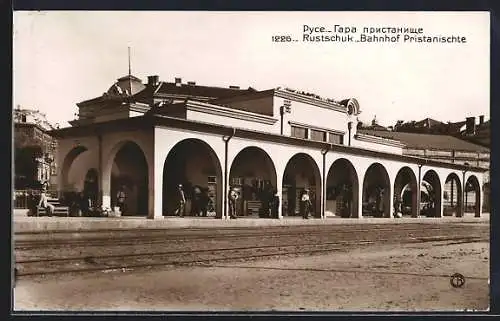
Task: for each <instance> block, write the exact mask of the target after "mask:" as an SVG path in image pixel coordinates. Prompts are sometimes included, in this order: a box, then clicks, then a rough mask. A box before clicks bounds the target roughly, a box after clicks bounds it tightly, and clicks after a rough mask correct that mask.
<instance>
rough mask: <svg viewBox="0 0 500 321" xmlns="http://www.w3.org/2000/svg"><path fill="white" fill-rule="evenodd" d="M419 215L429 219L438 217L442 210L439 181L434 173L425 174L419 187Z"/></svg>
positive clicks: (429, 171) (430, 170)
mask: <svg viewBox="0 0 500 321" xmlns="http://www.w3.org/2000/svg"><path fill="white" fill-rule="evenodd" d="M420 191H421V193H420V194H421V196H420V208H421V209H420V214H421V215H424V216H429V217H440V216H441V214H442V213H441V208H442V205H441V204H442V199H441V196H442V191H441V180H440V179H439V175H438V174H437V173H436V171H434V170H432V169H429V170H427V171H426V172H425V175H424V176H423V178H422V184H421V186H420Z"/></svg>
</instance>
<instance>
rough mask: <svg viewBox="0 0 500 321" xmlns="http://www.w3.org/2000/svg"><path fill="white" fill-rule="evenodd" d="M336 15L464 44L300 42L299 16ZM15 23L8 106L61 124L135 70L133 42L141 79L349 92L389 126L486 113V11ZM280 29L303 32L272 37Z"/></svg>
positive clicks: (65, 15) (148, 16) (121, 15)
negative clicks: (458, 39)
mask: <svg viewBox="0 0 500 321" xmlns="http://www.w3.org/2000/svg"><path fill="white" fill-rule="evenodd" d="M335 25H340V26H346V27H349V28H351V30H352V27H355V28H356V33H354V34H351V33H337V34H338V35H339V36H345V35H348V34H351V35H353V39H360V36H361V34H362V33H363V27H368V28H371V27H395V28H397V27H403V28H417V29H418V28H422V30H423V33H422V35H426V36H439V35H443V36H459V37H466V43H408V42H403V41H402V40H400V41H399V42H394V43H387V42H384V43H382V42H378V43H375V42H372V43H367V42H364V43H361V42H307V41H303V31H304V26H309V27H321V26H322V27H324V28H325V29H326V30H330V31H336V30H337V31H338V30H339V29H338V28H335ZM13 29H14V35H13V46H14V47H13V48H14V52H13V53H14V55H13V60H14V61H13V75H14V79H13V84H14V92H13V101H14V104H13V108H14V107H16V106H17V105H20V106H21V107H22V108H28V109H38V110H40V111H41V112H44V113H46V115H47V119H48V120H49V121H50V122H52V123H59V124H60V125H61V127H66V126H69V124H68V123H67V121H69V120H72V119H75V118H76V116H75V114H76V113H77V112H78V108H77V106H76V103H78V102H80V101H83V100H87V99H91V98H94V97H98V96H100V95H102V94H103V93H104V92H106V91H107V90H108V89H109V87H111V85H112V84H113V83H114V82H115V81H116V79H117V78H119V77H122V76H124V75H127V74H128V50H127V48H128V47H130V48H131V57H130V58H131V66H132V74H133V75H135V76H137V77H139V78H141V79H142V80H143V82H146V81H147V76H150V75H158V76H159V78H160V80H162V81H168V82H173V81H174V78H175V77H180V78H182V81H183V82H187V81H196V83H197V84H198V85H210V86H222V87H228V86H230V85H235V86H240V87H242V88H247V87H249V86H251V87H253V88H255V89H258V90H266V89H270V88H275V87H279V86H281V87H290V88H293V89H298V90H301V91H306V92H312V93H315V94H318V95H320V96H322V97H327V98H332V99H336V100H342V99H345V98H353V97H354V98H356V99H357V100H358V101H359V104H360V108H361V111H362V113H361V114H360V115H359V119H360V120H361V121H363V122H370V121H371V120H372V119H373V118H374V117H376V119H377V121H378V123H380V124H382V125H385V126H389V125H394V124H395V123H396V121H397V120H405V121H409V120H421V119H424V118H427V117H430V118H434V119H436V120H440V121H444V122H447V121H462V120H465V117H469V116H476V117H477V116H479V115H485V119H489V118H490V116H489V115H490V103H489V94H490V92H489V91H490V79H489V73H490V66H489V61H490V56H489V52H490V51H489V46H490V43H489V41H490V40H489V39H490V36H489V29H490V25H489V13H488V12H241V11H240V12H196V11H191V12H187V11H183V12H180V11H170V12H159V11H156V12H145V11H144V12H137V11H136V12H131V11H120V12H113V11H107V12H98V11H89V12H85V11H73V12H71V11H41V12H39V11H16V12H14V27H13ZM344 30H345V29H344ZM334 34H335V33H323V34H320V33H316V34H315V35H334ZM275 35H290V36H291V37H292V39H294V40H298V41H296V42H273V41H272V36H275ZM367 35H370V34H367ZM380 35H382V36H383V34H379V35H378V36H380ZM389 35H391V36H392V34H389ZM412 35H414V34H412Z"/></svg>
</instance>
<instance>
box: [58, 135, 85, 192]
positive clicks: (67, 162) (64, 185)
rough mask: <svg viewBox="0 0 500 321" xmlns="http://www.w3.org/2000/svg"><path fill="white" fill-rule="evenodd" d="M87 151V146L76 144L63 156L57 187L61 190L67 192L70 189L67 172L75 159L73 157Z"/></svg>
mask: <svg viewBox="0 0 500 321" xmlns="http://www.w3.org/2000/svg"><path fill="white" fill-rule="evenodd" d="M86 151H88V148H87V147H85V146H83V145H78V146H76V147H74V148H72V149H71V150H70V151H69V152H68V153H67V154H66V156H65V157H64V160H63V162H62V164H61V171H60V175H61V180H60V181H61V186H60V187H59V189H60V190H61V192H69V191H72V189H73V188H72V187H70V186H69V179H68V174H69V171H70V169H71V165H72V164H73V162H74V161H75V159H76V158H77V157H78V156H79V155H80V154H82V153H84V152H86Z"/></svg>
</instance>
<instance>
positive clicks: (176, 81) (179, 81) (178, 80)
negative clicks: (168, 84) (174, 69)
mask: <svg viewBox="0 0 500 321" xmlns="http://www.w3.org/2000/svg"><path fill="white" fill-rule="evenodd" d="M181 84H182V79H181V78H175V85H176V86H177V87H180V86H181Z"/></svg>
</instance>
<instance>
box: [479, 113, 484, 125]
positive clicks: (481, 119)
mask: <svg viewBox="0 0 500 321" xmlns="http://www.w3.org/2000/svg"><path fill="white" fill-rule="evenodd" d="M483 123H484V115H481V116H479V125H482V124H483Z"/></svg>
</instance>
